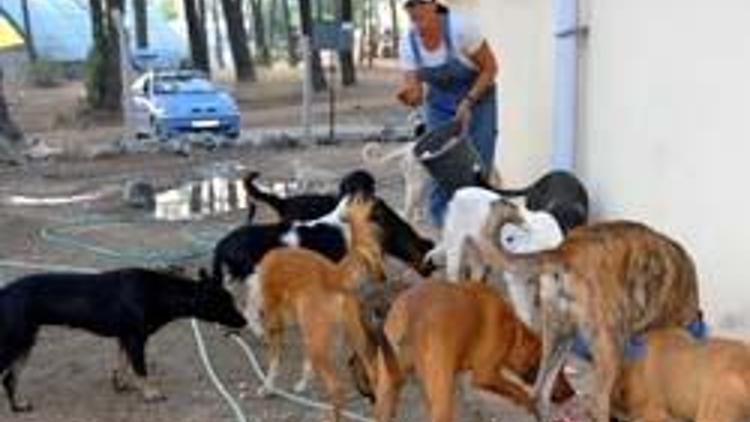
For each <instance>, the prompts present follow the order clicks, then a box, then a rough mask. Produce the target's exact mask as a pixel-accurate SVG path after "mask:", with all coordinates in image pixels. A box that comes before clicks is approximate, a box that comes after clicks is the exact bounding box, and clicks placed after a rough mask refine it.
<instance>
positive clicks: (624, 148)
mask: <svg viewBox="0 0 750 422" xmlns="http://www.w3.org/2000/svg"><path fill="white" fill-rule="evenodd" d="M586 7H587V8H588V10H586V11H585V15H587V16H588V19H589V25H590V27H591V32H590V39H589V40H588V45H587V48H586V52H585V55H584V57H585V60H584V62H585V63H584V66H585V73H584V76H585V78H584V81H585V85H584V91H585V94H584V110H583V119H582V122H583V128H582V129H583V131H582V137H581V139H580V144H579V148H578V150H579V153H580V154H579V162H578V163H579V165H578V169H579V170H580V171H581V172H582V174H583V176H584V177H585V178H586V180H587V181H588V183H589V186H590V187H591V188H592V193H593V195H594V198H595V201H596V206H597V208H598V209H599V211H600V212H601V213H602V214H603V215H606V216H608V217H614V216H618V217H627V218H634V219H638V220H643V221H646V222H648V223H651V224H652V225H653V226H655V227H658V228H659V229H661V230H663V231H665V232H666V233H668V234H670V235H672V236H674V237H676V238H677V239H679V240H680V241H681V242H682V243H683V244H684V245H685V246H686V247H687V249H688V250H689V251H690V253H691V254H692V255H693V257H694V258H695V260H696V263H697V266H698V270H699V273H700V276H701V280H702V285H701V295H702V299H703V302H704V303H705V305H706V308H707V312H708V315H709V317H710V319H711V320H712V321H714V322H718V323H720V325H722V326H723V327H724V328H733V327H731V325H733V324H732V323H731V321H730V320H732V319H736V318H738V317H739V314H745V315H748V316H750V267H749V266H746V265H745V262H744V260H745V259H750V221H748V220H746V218H747V217H750V195H748V194H747V192H748V191H749V190H748V189H747V188H746V186H744V185H745V184H746V183H747V181H748V180H750V165H748V163H749V162H750V31H749V30H748V22H750V2H748V1H747V0H717V1H712V2H708V1H702V0H659V1H653V0H628V1H615V0H589V1H588V4H587V5H586ZM748 320H750V318H749V319H748ZM737 328H739V327H737Z"/></svg>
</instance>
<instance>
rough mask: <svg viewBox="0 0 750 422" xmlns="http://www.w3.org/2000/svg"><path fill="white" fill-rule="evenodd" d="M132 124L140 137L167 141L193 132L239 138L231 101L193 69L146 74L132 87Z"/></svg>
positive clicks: (234, 103) (236, 111) (235, 107)
mask: <svg viewBox="0 0 750 422" xmlns="http://www.w3.org/2000/svg"><path fill="white" fill-rule="evenodd" d="M131 95H132V104H133V115H132V118H133V125H134V127H135V131H136V134H137V135H138V136H139V137H149V136H152V137H155V138H157V139H159V140H163V141H166V140H168V139H170V138H172V137H175V136H178V135H181V134H185V133H195V132H208V133H212V134H215V135H223V136H226V137H229V138H232V139H235V138H237V137H239V135H240V113H239V108H238V107H237V103H236V102H235V100H234V98H232V96H231V95H230V94H229V93H227V92H226V91H224V90H223V89H220V88H218V87H216V86H215V85H214V84H213V83H212V82H211V81H210V80H208V79H207V78H206V77H205V75H204V74H203V73H202V72H199V71H195V70H170V71H165V70H160V71H149V72H146V73H144V74H143V75H141V76H140V77H139V78H138V79H136V81H135V82H134V83H133V84H132V85H131Z"/></svg>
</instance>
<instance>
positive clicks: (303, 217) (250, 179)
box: [243, 170, 375, 221]
mask: <svg viewBox="0 0 750 422" xmlns="http://www.w3.org/2000/svg"><path fill="white" fill-rule="evenodd" d="M259 176H260V173H258V172H255V171H254V172H250V173H248V174H247V176H245V178H244V179H243V184H244V186H245V191H246V192H247V194H248V195H250V196H251V197H253V198H254V199H256V200H258V201H262V202H265V203H266V204H268V205H269V206H270V207H271V208H273V209H274V211H276V213H277V214H278V215H279V218H280V219H281V220H282V221H309V220H315V219H317V218H320V217H323V216H324V215H326V214H328V213H330V212H331V211H333V210H334V209H335V208H336V205H338V203H339V201H340V200H341V198H343V197H344V196H346V195H354V194H359V195H364V196H366V197H370V196H372V195H374V194H375V179H374V178H373V177H372V175H371V174H370V173H368V172H367V171H365V170H355V171H353V172H351V173H349V174H347V175H346V176H344V178H343V179H342V180H341V183H340V184H339V193H338V195H333V194H314V193H307V194H302V195H295V196H292V197H289V198H282V197H280V196H277V195H274V194H271V193H267V192H263V191H262V190H260V189H258V187H257V186H255V180H256V179H257V178H258V177H259Z"/></svg>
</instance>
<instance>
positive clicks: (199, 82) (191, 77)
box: [154, 73, 216, 94]
mask: <svg viewBox="0 0 750 422" xmlns="http://www.w3.org/2000/svg"><path fill="white" fill-rule="evenodd" d="M154 81H155V82H154V92H155V93H157V94H179V93H191V94H198V93H213V92H216V88H215V87H214V86H213V84H211V82H209V81H207V80H206V79H204V78H203V77H201V76H199V75H197V74H192V73H189V74H175V75H157V76H156V77H155V79H154Z"/></svg>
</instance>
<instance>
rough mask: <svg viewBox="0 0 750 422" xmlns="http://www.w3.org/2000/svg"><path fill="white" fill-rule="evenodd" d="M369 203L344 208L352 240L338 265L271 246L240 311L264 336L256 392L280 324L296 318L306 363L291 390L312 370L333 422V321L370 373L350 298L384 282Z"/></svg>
mask: <svg viewBox="0 0 750 422" xmlns="http://www.w3.org/2000/svg"><path fill="white" fill-rule="evenodd" d="M372 204H373V201H372V200H364V199H360V198H357V199H354V200H352V202H351V203H350V205H349V206H348V209H347V216H346V218H347V219H348V221H349V224H350V225H351V229H352V230H351V231H352V244H351V247H350V251H349V253H348V254H347V255H346V256H345V257H344V259H342V260H341V261H340V262H339V263H338V264H336V263H333V262H331V261H330V260H328V259H327V258H325V257H324V256H322V255H320V254H318V253H317V252H314V251H310V250H305V249H301V248H281V249H275V250H273V251H271V252H269V253H268V254H267V255H266V256H265V257H264V258H263V260H262V261H261V263H260V265H259V269H258V272H257V274H258V279H257V280H253V281H252V282H251V286H250V292H249V294H248V300H247V309H246V314H247V316H248V319H249V323H250V324H251V328H253V329H254V331H255V332H256V334H259V335H263V334H265V335H267V341H268V345H269V353H270V368H269V371H268V378H267V380H266V384H265V385H264V386H263V387H262V388H261V393H262V394H267V393H269V392H270V391H271V390H272V389H273V385H274V381H275V379H276V376H277V374H278V369H279V364H280V358H281V341H282V336H283V332H284V328H285V326H286V325H287V324H288V323H290V322H297V323H298V324H299V325H300V328H301V331H302V335H303V337H304V343H305V351H306V361H305V368H304V371H303V375H302V378H301V380H300V382H299V383H298V384H297V386H296V387H295V389H297V390H302V389H304V388H305V387H306V384H307V381H308V379H309V377H310V376H311V375H312V371H313V370H314V371H315V372H317V373H318V375H319V376H320V377H321V378H322V379H323V382H324V384H325V387H326V390H327V392H328V394H329V396H330V398H331V401H332V404H333V415H332V416H333V420H335V421H338V420H339V417H340V411H341V405H342V401H343V396H342V387H341V383H340V382H339V380H338V378H337V376H336V371H335V366H334V362H332V357H333V356H332V352H333V351H332V350H331V345H332V344H335V342H334V333H335V332H336V330H335V328H336V327H337V326H338V325H340V324H343V326H344V328H345V332H346V334H347V337H348V339H349V342H350V344H351V345H352V347H353V349H354V350H355V352H356V353H357V354H358V355H359V357H360V359H361V360H362V361H363V362H365V364H366V365H365V366H366V368H367V370H368V374H371V373H372V372H373V370H372V369H371V367H370V366H369V365H370V362H372V361H373V359H374V354H375V346H374V344H373V340H371V339H370V338H369V337H368V333H367V331H366V330H365V327H364V326H363V325H362V321H361V319H360V308H359V302H358V301H357V298H356V290H357V288H358V286H359V285H360V284H362V283H366V282H369V281H371V280H373V281H377V282H384V281H385V271H384V268H383V260H382V255H381V250H380V247H379V242H378V240H377V238H376V233H375V232H374V228H373V226H372V225H371V224H370V222H369V215H370V211H371V209H372ZM259 320H260V323H259Z"/></svg>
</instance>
